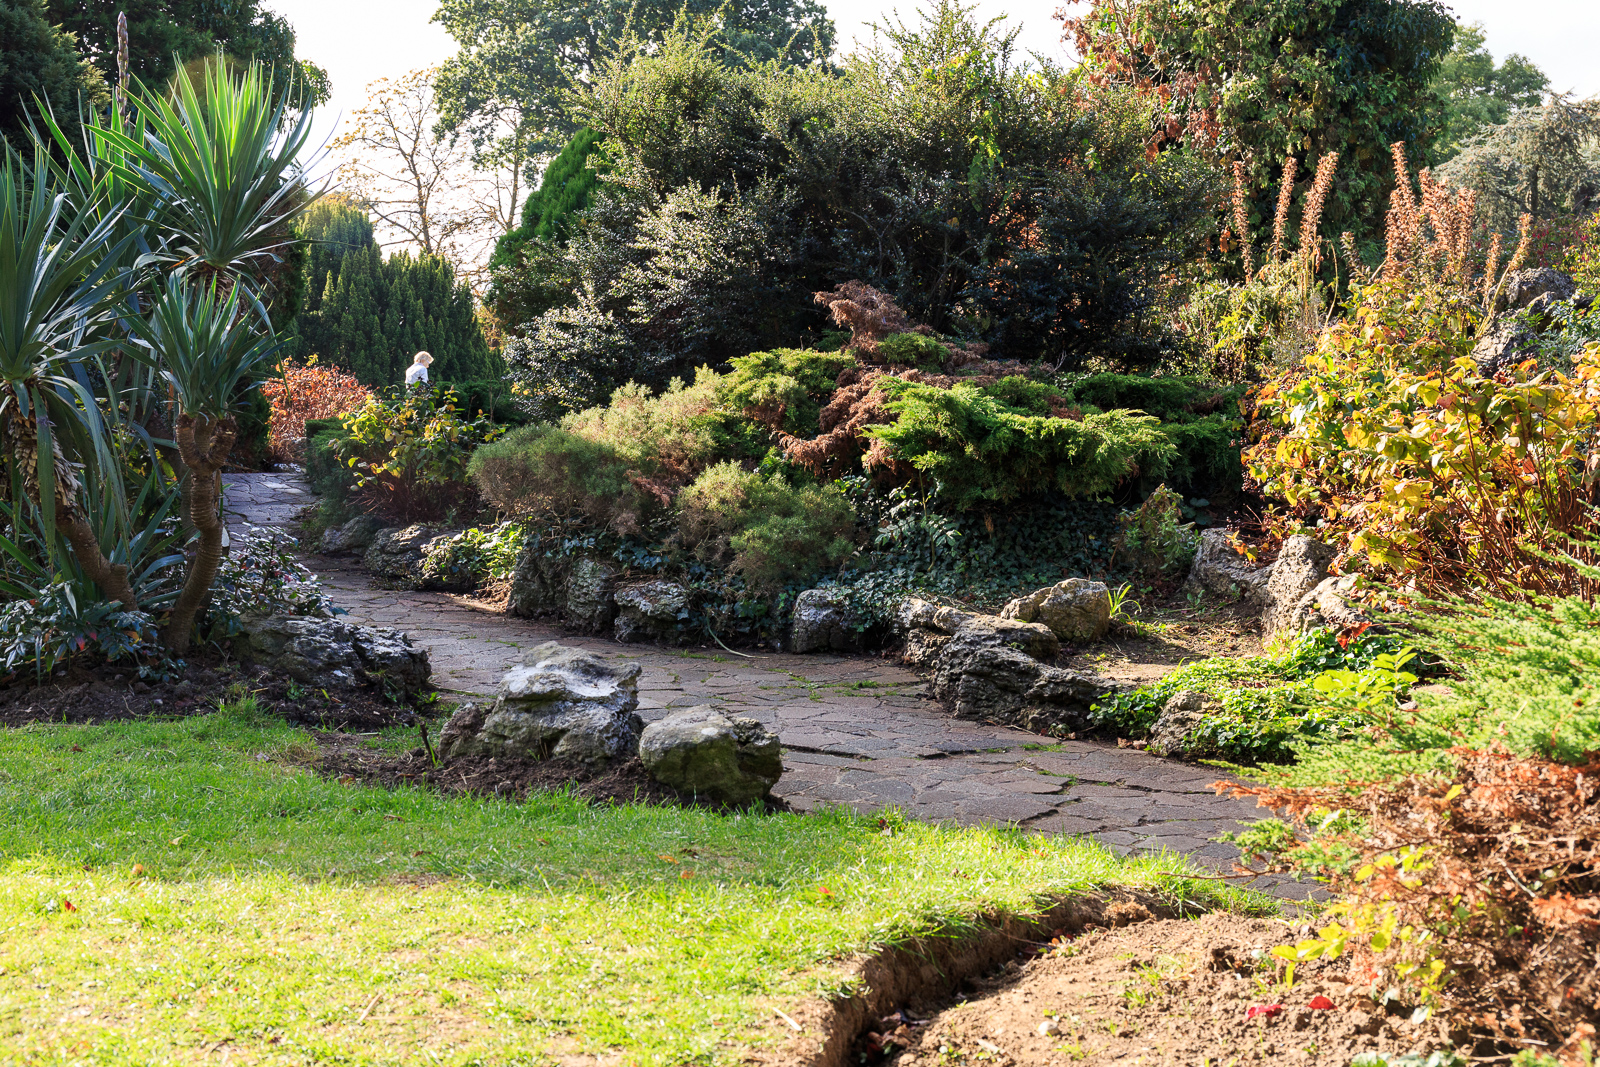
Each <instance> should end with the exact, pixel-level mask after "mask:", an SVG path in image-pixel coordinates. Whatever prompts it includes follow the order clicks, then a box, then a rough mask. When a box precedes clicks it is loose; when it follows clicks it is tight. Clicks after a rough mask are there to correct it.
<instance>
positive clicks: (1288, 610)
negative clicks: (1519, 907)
mask: <svg viewBox="0 0 1600 1067" xmlns="http://www.w3.org/2000/svg"><path fill="white" fill-rule="evenodd" d="M1334 554H1335V550H1334V548H1333V546H1332V545H1325V544H1323V543H1322V542H1321V541H1318V540H1315V539H1314V538H1311V537H1307V536H1306V535H1305V534H1295V535H1294V536H1293V537H1290V538H1289V539H1288V540H1286V541H1284V542H1283V547H1282V548H1281V549H1279V551H1278V562H1276V563H1274V564H1273V565H1272V577H1271V578H1270V579H1268V581H1267V587H1266V598H1265V602H1264V604H1263V607H1262V609H1261V634H1262V638H1263V640H1267V641H1270V640H1272V639H1273V638H1275V637H1278V636H1279V635H1286V636H1293V635H1294V634H1296V633H1299V632H1300V631H1299V629H1298V628H1297V619H1298V612H1297V605H1298V604H1299V603H1300V600H1301V598H1302V597H1304V596H1305V595H1306V594H1307V593H1309V592H1311V591H1312V590H1313V589H1315V588H1316V587H1317V586H1318V585H1319V584H1320V583H1321V582H1322V580H1323V579H1324V578H1326V577H1327V576H1328V566H1329V564H1331V563H1332V562H1333V557H1334Z"/></svg>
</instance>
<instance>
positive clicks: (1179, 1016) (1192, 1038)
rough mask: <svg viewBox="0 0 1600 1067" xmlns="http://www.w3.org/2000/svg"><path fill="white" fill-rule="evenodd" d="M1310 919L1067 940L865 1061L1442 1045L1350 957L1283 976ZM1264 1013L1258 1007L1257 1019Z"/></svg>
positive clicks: (923, 1065) (899, 1026) (1336, 1055)
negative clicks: (1354, 980) (1302, 923)
mask: <svg viewBox="0 0 1600 1067" xmlns="http://www.w3.org/2000/svg"><path fill="white" fill-rule="evenodd" d="M1298 936H1301V931H1300V928H1299V927H1298V924H1297V923H1293V922H1288V921H1284V920H1281V919H1260V918H1247V917H1242V916H1238V915H1230V914H1213V915H1205V916H1202V917H1200V918H1198V919H1188V920H1177V919H1174V920H1158V921H1151V922H1138V923H1134V924H1133V925H1129V926H1126V927H1124V928H1122V929H1117V930H1091V931H1087V932H1085V933H1083V934H1082V935H1080V936H1078V937H1071V936H1070V935H1066V934H1063V935H1062V936H1060V937H1057V938H1056V939H1055V940H1054V941H1053V942H1052V943H1051V944H1050V946H1049V947H1048V948H1045V949H1044V950H1042V952H1041V953H1040V954H1038V955H1036V956H1034V957H1033V958H1031V959H1022V960H1014V961H1012V962H1011V963H1009V964H1007V965H1006V966H1005V967H1004V968H1003V969H1002V970H1001V971H1000V972H999V973H997V974H994V975H992V976H990V977H989V978H987V979H984V980H982V981H979V982H977V983H975V984H974V987H973V988H972V989H971V990H970V992H969V993H968V995H967V996H966V997H965V998H964V999H963V1000H962V1001H961V1002H960V1003H958V1004H956V1005H954V1006H951V1007H948V1008H945V1009H944V1010H942V1011H940V1012H938V1013H937V1014H933V1015H931V1016H930V1017H921V1016H919V1015H917V1013H915V1012H907V1011H900V1012H897V1013H895V1014H894V1015H891V1016H889V1017H887V1018H884V1019H882V1020H881V1021H880V1026H879V1027H878V1028H877V1029H875V1030H874V1031H872V1032H871V1033H869V1034H867V1035H865V1036H864V1037H863V1038H861V1039H860V1040H859V1041H858V1044H857V1053H858V1056H857V1057H856V1059H857V1061H858V1062H866V1063H893V1064H896V1065H898V1067H933V1065H935V1064H939V1065H945V1064H950V1063H969V1062H974V1061H977V1062H983V1063H992V1064H996V1065H1012V1067H1033V1065H1035V1064H1059V1063H1062V1062H1066V1061H1070V1062H1074V1063H1084V1064H1097V1063H1113V1062H1116V1063H1138V1064H1145V1065H1150V1067H1154V1065H1157V1064H1170V1065H1173V1067H1177V1065H1183V1067H1194V1065H1197V1064H1202V1063H1212V1064H1218V1063H1224V1064H1225V1063H1251V1062H1262V1063H1286V1064H1297V1063H1299V1064H1345V1063H1349V1062H1350V1060H1351V1058H1352V1057H1354V1056H1356V1055H1357V1054H1359V1053H1362V1052H1384V1053H1395V1054H1403V1053H1406V1052H1412V1051H1420V1050H1425V1049H1430V1048H1434V1047H1439V1046H1440V1045H1442V1044H1444V1043H1445V1042H1444V1040H1443V1038H1442V1036H1441V1035H1440V1034H1439V1033H1438V1032H1437V1028H1436V1026H1435V1024H1433V1023H1422V1024H1413V1023H1411V1022H1410V1017H1409V1015H1397V1016H1391V1015H1389V1014H1387V1013H1386V1012H1385V1011H1384V1009H1383V1008H1382V1007H1381V1006H1379V1005H1377V1004H1375V1003H1373V1002H1372V1001H1371V1000H1368V999H1365V998H1362V997H1360V996H1358V995H1357V994H1356V993H1355V992H1354V991H1353V990H1352V988H1351V987H1350V986H1349V984H1347V981H1346V979H1347V970H1348V961H1346V960H1334V961H1328V962H1321V961H1318V962H1314V963H1309V964H1302V965H1301V969H1300V973H1299V974H1298V975H1297V976H1296V980H1295V983H1294V985H1293V986H1292V987H1285V986H1284V985H1283V983H1282V982H1281V981H1280V980H1279V978H1280V974H1281V961H1279V960H1277V959H1275V958H1274V957H1273V956H1271V955H1270V952H1271V950H1272V948H1273V947H1275V946H1277V945H1281V944H1284V943H1286V942H1291V941H1293V940H1295V939H1296V937H1298ZM1252 1009H1256V1010H1254V1011H1252Z"/></svg>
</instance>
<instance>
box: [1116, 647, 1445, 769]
mask: <svg viewBox="0 0 1600 1067" xmlns="http://www.w3.org/2000/svg"><path fill="white" fill-rule="evenodd" d="M1400 644H1401V643H1400V641H1399V639H1398V638H1395V637H1391V636H1380V635H1374V634H1361V635H1359V636H1358V637H1356V638H1355V639H1354V640H1351V641H1348V642H1347V643H1346V644H1345V645H1341V644H1340V643H1339V639H1338V638H1337V637H1336V636H1335V635H1334V634H1333V633H1332V632H1330V631H1328V630H1314V631H1311V632H1310V633H1307V634H1303V635H1301V636H1300V637H1299V638H1296V639H1295V641H1294V643H1293V644H1291V645H1290V647H1289V648H1288V649H1287V650H1285V652H1284V653H1283V655H1281V656H1252V657H1249V658H1246V659H1235V658H1231V657H1226V656H1224V657H1214V658H1212V659H1205V660H1201V661H1199V662H1197V663H1189V664H1185V665H1184V666H1182V667H1179V668H1178V669H1177V670H1175V671H1173V672H1172V673H1171V674H1168V675H1167V676H1166V677H1165V678H1163V679H1161V681H1159V682H1157V683H1156V684H1155V685H1150V686H1144V687H1142V688H1140V689H1137V690H1135V691H1133V692H1131V693H1119V694H1116V695H1114V696H1111V697H1109V698H1107V699H1106V700H1103V701H1101V702H1100V703H1098V704H1096V705H1095V706H1094V707H1093V708H1092V709H1091V715H1090V722H1091V724H1092V728H1093V729H1094V730H1095V731H1096V732H1102V733H1106V734H1113V735H1115V736H1118V737H1133V738H1139V737H1144V736H1146V735H1148V734H1149V732H1150V729H1151V727H1152V726H1154V725H1155V721H1156V718H1157V717H1158V716H1159V715H1160V714H1161V709H1162V708H1163V707H1164V706H1165V705H1166V703H1167V701H1168V700H1170V699H1171V698H1172V696H1173V695H1174V694H1176V693H1178V692H1181V691H1183V690H1193V691H1196V692H1201V693H1205V694H1207V695H1209V696H1211V697H1213V698H1214V699H1215V700H1216V701H1217V702H1218V704H1219V708H1218V710H1217V711H1215V712H1213V713H1210V714H1208V715H1206V716H1204V717H1203V718H1202V720H1201V721H1200V722H1199V723H1198V724H1197V725H1196V726H1195V727H1194V728H1193V729H1192V730H1191V731H1190V732H1189V733H1188V734H1186V735H1185V737H1184V739H1183V751H1184V754H1185V755H1186V756H1188V757H1190V758H1204V757H1210V758H1219V759H1226V760H1230V761H1232V762H1236V763H1242V764H1251V765H1255V764H1262V763H1288V762H1289V761H1291V760H1293V759H1295V758H1296V757H1297V756H1303V754H1304V752H1305V751H1307V750H1308V748H1309V746H1310V743H1311V742H1316V743H1319V744H1323V743H1327V742H1333V741H1336V740H1337V739H1339V738H1341V737H1350V736H1352V735H1353V734H1354V732H1355V730H1356V729H1357V728H1358V727H1359V726H1361V725H1363V723H1364V722H1365V720H1364V719H1363V718H1362V717H1361V716H1360V715H1358V714H1357V713H1356V711H1355V710H1354V709H1353V708H1351V707H1349V706H1335V705H1330V704H1329V703H1328V702H1327V701H1326V700H1324V699H1323V698H1322V696H1321V695H1320V694H1321V690H1319V688H1318V685H1317V682H1318V679H1320V678H1322V677H1323V676H1324V675H1326V674H1328V673H1330V672H1341V671H1343V672H1364V671H1372V670H1379V671H1383V670H1387V679H1388V687H1387V689H1386V690H1385V691H1384V696H1385V699H1386V701H1387V706H1388V707H1389V708H1390V709H1393V708H1394V707H1395V705H1396V692H1397V690H1401V689H1403V688H1404V686H1405V685H1407V684H1409V681H1415V680H1416V679H1415V677H1413V676H1410V675H1402V674H1399V673H1398V672H1397V671H1396V669H1395V666H1394V657H1395V656H1396V654H1397V650H1398V649H1399V647H1400ZM1383 657H1389V660H1387V661H1386V660H1384V659H1383ZM1386 663H1387V664H1388V666H1387V667H1385V664H1386ZM1407 679H1409V681H1407ZM1369 688H1370V687H1369Z"/></svg>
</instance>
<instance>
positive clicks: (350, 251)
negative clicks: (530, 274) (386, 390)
mask: <svg viewBox="0 0 1600 1067" xmlns="http://www.w3.org/2000/svg"><path fill="white" fill-rule="evenodd" d="M301 233H302V234H303V236H305V237H306V239H307V240H308V241H309V242H310V249H311V251H310V255H309V257H308V262H307V265H306V275H307V278H306V298H305V305H304V308H303V310H302V311H301V313H300V316H299V318H298V319H297V320H296V323H295V332H296V333H297V334H298V343H297V345H296V350H297V352H298V353H299V354H300V355H301V356H310V355H317V356H319V357H320V358H322V359H323V360H326V361H328V362H330V363H335V364H337V365H339V366H340V367H343V368H344V369H346V370H348V371H349V372H350V373H351V374H354V375H355V376H356V377H357V378H358V379H360V380H361V382H362V384H364V385H368V386H372V387H374V388H383V387H385V386H390V385H397V384H399V382H400V380H401V377H402V375H403V374H404V373H405V368H406V367H407V366H408V365H409V364H410V363H411V357H412V356H413V355H414V354H415V353H417V352H418V351H423V350H426V351H427V352H429V353H431V354H432V355H433V358H434V363H433V368H432V376H433V379H434V380H435V381H469V380H476V379H482V378H487V377H489V376H490V374H491V373H492V368H493V359H492V357H491V356H490V354H489V348H488V345H487V344H486V343H485V341H484V339H483V331H482V329H481V328H480V327H479V325H478V320H477V314H476V310H475V305H474V301H473V297H472V292H471V290H469V289H468V288H467V287H466V286H465V285H462V284H461V283H460V282H459V281H458V280H457V279H456V276H455V271H454V269H453V268H452V267H451V265H450V263H449V262H448V261H446V260H444V259H441V258H440V257H438V256H430V255H425V254H424V255H413V254H411V253H410V252H399V253H396V254H395V255H392V256H390V257H388V259H385V258H384V256H383V252H382V251H381V250H380V249H379V247H378V242H377V240H376V239H375V237H374V235H373V229H372V220H371V218H370V217H369V216H368V215H367V212H366V211H365V210H364V209H363V208H361V207H360V206H359V205H357V204H353V203H351V202H349V201H348V200H344V199H340V198H337V197H330V198H326V199H324V200H322V201H320V202H319V203H317V204H315V205H313V206H312V207H311V209H310V210H309V211H308V212H307V213H306V216H305V220H304V222H303V223H302V226H301Z"/></svg>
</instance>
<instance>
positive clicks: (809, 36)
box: [433, 0, 834, 161]
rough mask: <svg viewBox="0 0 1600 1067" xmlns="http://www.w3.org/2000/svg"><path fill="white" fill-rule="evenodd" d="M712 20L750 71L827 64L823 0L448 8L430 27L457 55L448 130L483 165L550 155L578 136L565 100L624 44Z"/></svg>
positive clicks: (446, 106)
mask: <svg viewBox="0 0 1600 1067" xmlns="http://www.w3.org/2000/svg"><path fill="white" fill-rule="evenodd" d="M685 18H687V19H691V20H700V21H709V22H711V23H712V24H714V25H715V27H716V29H717V30H718V31H719V32H718V35H717V39H718V42H719V47H721V48H722V49H724V50H725V51H726V52H727V53H728V54H729V55H730V56H734V57H737V58H738V59H739V60H740V61H742V62H745V63H767V62H776V63H779V64H783V65H791V66H805V65H808V64H812V63H818V62H823V61H826V60H827V58H828V56H829V55H830V54H831V52H832V50H833V36H834V29H833V23H832V22H831V21H830V20H829V19H828V17H827V11H826V9H825V8H824V7H823V5H822V3H821V2H820V0H741V2H738V3H727V2H725V0H687V2H684V0H594V2H591V3H586V4H563V3H557V2H556V0H443V2H442V3H441V4H440V5H439V10H438V12H437V13H436V14H435V15H434V17H433V21H435V22H437V23H439V24H440V25H442V26H443V27H444V28H445V29H447V30H449V31H450V35H451V36H452V37H454V38H455V39H456V41H457V43H458V44H459V45H460V46H461V48H460V51H459V52H458V53H457V54H456V55H455V56H454V57H453V58H452V59H450V61H449V62H447V63H446V64H445V65H444V68H443V70H442V71H441V73H440V79H439V98H440V105H441V110H442V112H443V119H442V125H443V126H444V127H445V128H446V129H449V130H452V131H457V132H460V133H465V134H466V135H467V136H469V137H470V138H471V139H472V143H473V146H474V149H475V151H476V152H477V154H478V156H479V158H480V159H491V158H492V159H496V160H499V161H505V160H507V159H508V158H509V159H511V160H513V161H520V160H522V159H525V158H527V157H529V156H532V155H535V154H538V153H540V152H550V151H554V150H556V149H557V148H559V147H560V146H561V144H562V143H564V142H565V141H566V139H567V138H568V137H569V136H570V135H571V134H572V133H573V131H574V130H575V129H576V124H575V123H574V122H573V121H572V118H571V116H570V115H569V112H568V109H567V106H566V103H565V96H566V94H567V93H568V92H569V91H570V90H572V89H573V88H574V87H582V86H584V85H587V84H589V83H590V82H591V81H592V79H593V78H594V75H595V72H596V71H597V70H598V69H599V67H600V65H601V64H602V63H603V62H604V60H605V57H606V56H607V55H609V54H610V53H611V52H612V51H614V50H615V48H616V47H617V45H618V43H619V42H620V41H624V40H627V39H630V38H637V39H640V40H644V41H653V40H657V39H659V38H660V37H661V35H662V34H663V33H665V32H667V31H668V30H670V29H671V28H672V27H673V26H675V25H677V24H678V22H679V21H680V20H681V19H685Z"/></svg>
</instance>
